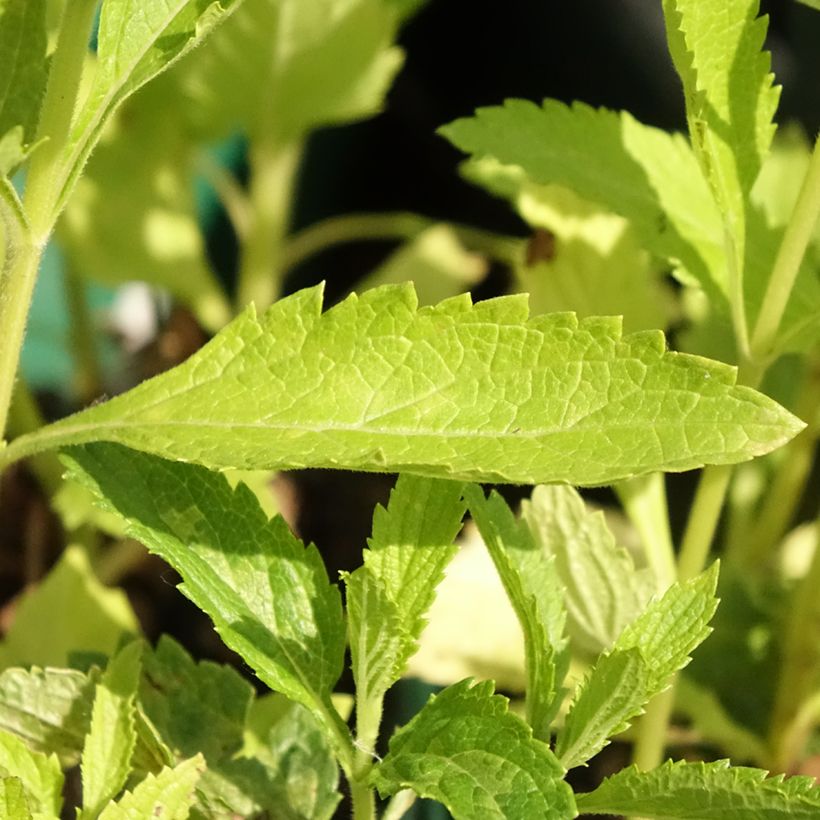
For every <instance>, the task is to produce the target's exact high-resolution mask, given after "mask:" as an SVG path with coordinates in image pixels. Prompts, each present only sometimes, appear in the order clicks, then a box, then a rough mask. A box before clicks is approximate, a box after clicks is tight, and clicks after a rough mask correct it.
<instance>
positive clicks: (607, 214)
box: [407, 157, 676, 333]
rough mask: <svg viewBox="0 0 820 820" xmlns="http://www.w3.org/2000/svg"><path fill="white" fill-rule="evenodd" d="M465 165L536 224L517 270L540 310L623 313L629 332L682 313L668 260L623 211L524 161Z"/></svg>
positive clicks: (468, 175)
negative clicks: (537, 174)
mask: <svg viewBox="0 0 820 820" xmlns="http://www.w3.org/2000/svg"><path fill="white" fill-rule="evenodd" d="M461 170H462V173H463V175H464V176H465V177H466V178H467V179H468V180H470V181H471V182H474V183H476V184H477V185H480V186H482V187H483V188H486V189H487V190H489V191H490V192H491V193H494V194H497V195H498V196H501V197H503V198H504V199H506V200H508V201H509V202H510V204H511V205H512V206H513V207H514V208H515V210H516V211H517V212H518V213H519V215H520V216H521V217H522V219H524V220H525V221H526V222H527V223H528V224H529V225H531V226H532V227H533V228H535V229H536V230H535V233H534V234H533V235H532V236H531V238H530V240H529V243H528V245H527V248H526V254H521V255H520V256H521V258H520V259H519V261H518V264H517V265H516V266H515V268H514V273H515V277H516V280H517V289H518V290H520V291H523V292H525V293H529V295H530V310H531V312H532V313H533V314H539V313H552V312H556V311H564V310H566V311H574V312H575V313H577V314H578V315H579V316H580V317H585V316H613V315H614V316H623V319H624V330H625V331H628V332H630V333H631V332H633V331H636V330H651V329H655V328H661V329H663V328H665V327H667V326H668V325H669V323H670V321H671V320H672V318H673V317H674V315H675V312H676V311H675V302H674V299H673V294H672V292H671V290H670V288H669V287H668V285H667V283H666V282H665V280H664V277H665V276H666V275H667V274H668V266H667V265H665V264H659V263H658V262H657V260H654V259H653V258H652V257H651V256H650V254H649V253H647V251H646V250H645V249H644V247H643V245H642V244H641V242H640V238H639V237H638V235H637V233H636V231H635V230H634V229H633V228H632V227H631V225H630V224H629V222H628V221H627V220H625V219H624V218H623V217H621V216H618V215H617V214H614V213H612V212H611V211H608V210H606V209H604V208H602V207H601V206H600V205H596V204H594V203H592V202H589V201H587V200H584V199H582V198H581V197H579V196H578V195H577V194H576V193H574V192H573V191H570V190H569V189H568V188H564V187H561V186H559V185H537V184H536V183H534V182H532V181H530V180H529V179H528V178H527V175H526V173H525V172H524V170H523V169H522V168H521V167H519V166H517V165H501V163H499V162H498V161H496V160H494V159H492V158H491V157H485V158H484V159H482V160H468V161H467V162H465V163H463V164H462V168H461ZM539 229H540V230H539ZM542 243H543V244H542ZM407 278H410V277H407ZM416 282H418V280H416Z"/></svg>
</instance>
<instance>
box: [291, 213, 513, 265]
mask: <svg viewBox="0 0 820 820" xmlns="http://www.w3.org/2000/svg"><path fill="white" fill-rule="evenodd" d="M438 224H441V223H439V222H437V221H436V220H435V219H431V218H430V217H427V216H421V215H420V214H415V213H411V212H408V211H397V212H394V213H361V214H345V215H344V216H334V217H330V218H329V219H325V220H322V221H321V222H317V223H316V224H315V225H311V226H310V227H309V228H305V229H304V230H303V231H300V232H299V233H298V234H296V235H295V236H294V237H293V238H292V239H291V240H290V241H289V242H288V244H287V246H286V247H285V251H284V254H283V260H282V261H283V267H284V268H285V269H286V270H289V269H290V268H294V267H296V266H297V265H299V264H301V263H302V262H304V261H305V260H306V259H309V258H310V257H311V256H315V255H316V254H318V253H321V252H322V251H324V250H326V249H327V248H330V247H332V246H333V245H340V244H343V243H345V242H361V241H373V240H391V239H392V240H405V241H406V240H409V239H414V238H415V237H416V236H418V235H419V234H420V233H422V231H425V230H427V229H428V228H431V227H433V226H434V225H438ZM450 227H451V228H452V229H453V230H454V231H455V233H456V235H457V236H458V238H459V240H460V241H461V243H462V244H463V245H465V246H466V247H468V248H471V249H473V250H476V251H478V252H479V253H483V254H484V255H485V256H488V257H490V258H492V259H496V260H498V261H499V262H503V263H504V264H508V265H512V264H515V263H517V262H518V261H519V259H520V257H521V246H522V242H521V240H517V239H513V238H511V237H508V236H502V235H499V234H495V233H492V232H491V231H485V230H482V229H481V228H473V227H470V226H468V225H451V226H450Z"/></svg>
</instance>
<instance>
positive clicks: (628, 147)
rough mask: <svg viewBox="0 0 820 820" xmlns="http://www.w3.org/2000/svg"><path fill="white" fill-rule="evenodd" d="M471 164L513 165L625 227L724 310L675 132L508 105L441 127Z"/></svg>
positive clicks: (596, 114) (700, 207)
mask: <svg viewBox="0 0 820 820" xmlns="http://www.w3.org/2000/svg"><path fill="white" fill-rule="evenodd" d="M440 132H441V133H442V134H443V135H444V136H445V137H447V139H449V140H450V141H451V142H452V143H453V144H454V145H456V147H458V148H460V149H461V150H462V151H466V152H467V153H469V154H472V155H473V156H474V157H476V158H479V159H480V158H482V157H487V156H489V157H494V158H495V159H496V160H498V161H499V162H501V163H503V164H505V165H518V166H520V167H521V168H522V169H523V171H524V173H525V174H526V178H527V179H528V180H529V181H530V182H533V183H538V184H541V185H544V184H548V183H557V184H559V185H563V186H566V187H567V188H571V189H572V190H574V191H575V192H576V193H578V194H579V195H580V196H582V197H583V198H584V199H587V200H589V201H590V202H596V203H598V204H599V205H602V206H604V207H606V208H607V209H609V210H610V211H613V212H614V213H617V214H620V215H621V216H623V217H625V218H626V219H628V220H629V222H630V223H631V225H632V227H633V228H634V230H635V232H636V234H637V236H638V238H639V239H640V241H641V242H642V243H643V245H644V247H646V248H647V249H648V250H650V251H651V252H652V253H654V254H656V255H657V256H659V257H661V258H663V259H666V260H669V261H670V262H671V263H672V264H674V265H675V266H676V267H678V268H682V269H683V271H685V272H686V273H687V274H689V275H690V277H694V278H695V279H696V280H697V282H698V283H699V284H700V285H701V286H702V287H703V288H704V289H705V290H706V291H707V292H708V293H709V294H710V296H711V298H712V299H713V300H714V301H715V302H716V303H717V304H718V305H720V304H723V305H724V307H725V306H726V292H727V287H728V282H727V280H726V273H725V270H724V268H725V262H724V250H723V234H722V223H721V220H720V213H719V212H718V210H717V208H716V206H715V202H714V199H713V197H712V194H711V192H710V190H709V186H708V185H707V184H706V181H705V180H704V178H703V175H702V174H701V173H700V169H699V168H698V164H697V160H696V159H695V156H694V154H693V153H692V149H691V148H690V146H689V144H688V143H687V141H686V140H685V139H684V138H683V137H682V136H680V135H672V134H668V133H666V132H665V131H661V130H660V129H657V128H651V127H649V126H646V125H643V124H642V123H639V122H638V121H637V120H635V119H634V118H633V117H632V116H630V115H629V114H628V113H626V112H620V113H619V112H614V111H607V110H606V109H597V110H596V109H593V108H590V107H589V106H586V105H584V104H582V103H574V104H573V105H572V107H568V106H566V105H564V104H563V103H560V102H557V101H556V100H545V101H544V103H543V106H537V105H535V104H534V103H531V102H527V101H525V100H507V102H506V103H505V104H504V105H503V106H498V107H493V108H479V109H478V110H477V111H476V113H475V115H474V116H473V117H470V118H464V119H459V120H456V121H455V122H452V123H450V124H449V125H446V126H444V127H443V128H442V129H440Z"/></svg>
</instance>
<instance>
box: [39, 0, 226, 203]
mask: <svg viewBox="0 0 820 820" xmlns="http://www.w3.org/2000/svg"><path fill="white" fill-rule="evenodd" d="M238 2H240V0H107V2H106V3H105V4H104V5H103V7H102V14H101V17H100V26H99V31H98V35H97V67H96V71H95V74H94V78H93V80H92V82H91V87H90V90H89V92H88V95H87V97H86V98H85V101H84V102H83V104H82V107H81V109H80V110H79V113H78V114H77V116H76V118H75V120H74V122H73V125H72V128H71V134H70V136H69V140H68V143H67V145H66V147H65V149H64V154H63V166H62V167H63V174H62V177H61V178H60V179H58V180H56V181H55V185H56V186H57V188H58V190H59V191H60V194H59V198H58V201H57V211H59V210H61V209H62V207H63V206H64V205H65V203H66V201H67V199H68V196H69V194H70V193H71V191H72V189H73V188H74V185H75V184H76V182H77V179H78V178H79V176H80V174H81V173H82V169H83V166H84V165H85V163H86V160H87V159H88V156H89V154H90V153H91V151H92V150H93V149H94V146H95V145H96V143H97V141H98V140H99V138H100V134H101V133H102V130H103V127H104V126H105V124H106V123H107V122H108V120H109V119H110V117H111V115H112V114H113V113H114V111H115V110H116V109H117V107H118V106H119V105H120V104H121V103H122V102H123V101H124V100H125V99H127V98H128V97H129V96H130V95H131V94H133V93H134V92H135V91H136V90H137V89H139V88H140V87H141V86H143V85H145V83H147V82H148V81H149V80H151V79H153V78H154V77H156V76H157V75H158V74H160V73H161V72H162V71H164V70H165V69H166V68H168V66H169V65H171V63H172V62H174V61H175V60H177V59H179V58H180V57H181V56H182V55H183V54H185V53H186V52H188V51H190V50H191V49H192V48H194V47H195V46H197V45H198V44H199V43H201V42H202V40H203V39H204V37H205V36H206V35H207V34H208V33H209V32H210V30H211V29H212V28H213V27H214V26H215V25H216V24H217V23H218V22H219V21H220V20H221V19H222V18H223V17H224V16H225V15H226V14H227V13H228V12H230V11H231V10H232V9H233V7H234V6H235V5H237V3H238Z"/></svg>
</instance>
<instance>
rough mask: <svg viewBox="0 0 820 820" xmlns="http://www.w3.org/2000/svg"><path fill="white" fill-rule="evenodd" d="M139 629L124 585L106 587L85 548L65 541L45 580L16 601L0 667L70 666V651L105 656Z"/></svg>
mask: <svg viewBox="0 0 820 820" xmlns="http://www.w3.org/2000/svg"><path fill="white" fill-rule="evenodd" d="M55 613H61V614H60V617H59V618H56V619H55V617H54V616H55ZM137 632H138V626H137V620H136V616H135V615H134V612H133V610H132V609H131V605H130V604H129V603H128V599H127V598H126V597H125V595H124V593H123V592H122V590H119V589H107V588H106V587H104V586H103V585H102V584H101V583H100V582H99V581H98V580H97V577H96V576H95V575H94V571H93V570H92V568H91V565H90V563H89V561H88V556H87V554H86V553H85V552H84V551H83V549H82V548H80V547H79V546H69V547H67V548H66V550H65V552H64V553H63V555H62V557H61V558H60V561H59V562H58V563H57V565H56V566H55V567H54V569H52V571H51V572H50V573H49V575H48V576H47V577H46V579H45V580H44V581H43V582H42V583H41V584H40V585H39V586H38V587H36V588H35V589H32V590H30V591H29V592H28V593H26V594H24V596H23V598H22V599H21V600H20V602H19V604H18V607H17V612H16V615H15V618H14V623H13V625H12V627H11V628H10V629H9V630H8V632H7V633H6V636H5V639H4V640H3V641H2V642H0V667H8V666H12V665H15V664H18V665H19V664H36V665H38V666H68V665H70V664H69V660H70V656H71V654H72V653H76V652H99V653H102V654H103V655H109V654H111V653H112V652H113V651H114V649H116V647H117V644H118V643H119V642H120V640H121V639H122V638H123V637H124V636H126V635H135V634H136V633H137Z"/></svg>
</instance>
